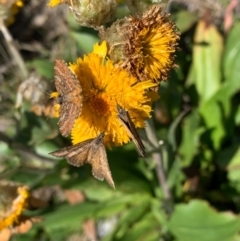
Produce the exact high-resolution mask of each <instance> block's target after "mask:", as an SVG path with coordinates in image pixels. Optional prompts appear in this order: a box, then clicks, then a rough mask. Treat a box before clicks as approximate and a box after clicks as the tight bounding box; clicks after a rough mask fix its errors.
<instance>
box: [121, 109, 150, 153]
mask: <svg viewBox="0 0 240 241" xmlns="http://www.w3.org/2000/svg"><path fill="white" fill-rule="evenodd" d="M117 111H118V118H119V120H120V122H121V123H122V125H123V126H124V127H125V129H126V131H127V132H128V135H129V136H130V137H131V138H132V140H133V142H134V144H135V145H136V147H137V149H138V151H139V153H140V155H141V156H142V157H145V156H146V152H145V147H144V145H143V143H142V140H141V138H140V136H139V134H138V132H137V130H136V128H135V126H134V124H133V122H132V120H131V117H130V116H129V114H128V111H126V110H124V109H123V108H122V107H121V106H120V105H117Z"/></svg>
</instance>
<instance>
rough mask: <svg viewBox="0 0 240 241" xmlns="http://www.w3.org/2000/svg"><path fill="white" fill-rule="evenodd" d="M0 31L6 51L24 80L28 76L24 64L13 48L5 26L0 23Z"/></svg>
mask: <svg viewBox="0 0 240 241" xmlns="http://www.w3.org/2000/svg"><path fill="white" fill-rule="evenodd" d="M0 30H1V32H2V34H3V37H4V39H5V41H6V45H7V47H8V50H9V52H10V54H11V56H12V59H13V61H14V63H16V64H17V66H18V67H19V70H20V76H21V78H22V79H26V78H27V76H28V71H27V69H26V66H25V64H24V61H23V59H22V56H21V55H20V53H19V51H18V50H17V49H16V47H15V46H14V43H13V39H12V36H11V34H10V33H9V31H8V29H7V28H6V26H5V24H4V23H3V22H2V21H0Z"/></svg>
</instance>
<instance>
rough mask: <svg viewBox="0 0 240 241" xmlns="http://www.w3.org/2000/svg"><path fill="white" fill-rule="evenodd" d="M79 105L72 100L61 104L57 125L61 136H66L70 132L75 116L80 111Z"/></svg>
mask: <svg viewBox="0 0 240 241" xmlns="http://www.w3.org/2000/svg"><path fill="white" fill-rule="evenodd" d="M80 107H81V106H80ZM80 107H79V106H78V105H76V104H75V103H72V102H65V103H63V104H62V105H61V107H60V113H59V121H58V125H59V130H60V132H61V134H62V136H68V135H69V133H70V132H71V130H72V128H73V125H74V123H75V119H76V116H78V115H79V113H80V111H81V108H80Z"/></svg>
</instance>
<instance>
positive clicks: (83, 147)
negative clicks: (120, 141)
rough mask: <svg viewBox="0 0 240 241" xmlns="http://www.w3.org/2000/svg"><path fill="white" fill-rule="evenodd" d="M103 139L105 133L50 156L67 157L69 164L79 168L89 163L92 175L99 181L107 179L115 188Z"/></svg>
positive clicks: (52, 153)
mask: <svg viewBox="0 0 240 241" xmlns="http://www.w3.org/2000/svg"><path fill="white" fill-rule="evenodd" d="M103 139H104V132H102V133H100V134H99V135H98V136H97V137H96V138H94V139H90V140H86V141H83V142H81V143H78V144H75V145H73V146H69V147H65V148H62V149H60V150H58V151H54V152H51V153H49V154H51V155H53V156H57V157H65V158H66V159H67V160H68V163H69V164H71V165H73V166H77V167H79V166H82V165H83V164H85V163H89V164H90V165H91V166H92V174H93V176H94V177H95V178H97V179H99V180H104V179H106V181H107V182H108V184H109V185H110V186H111V187H113V188H115V186H114V182H113V179H112V175H111V171H110V169H109V165H108V159H107V154H106V149H105V146H104V143H103Z"/></svg>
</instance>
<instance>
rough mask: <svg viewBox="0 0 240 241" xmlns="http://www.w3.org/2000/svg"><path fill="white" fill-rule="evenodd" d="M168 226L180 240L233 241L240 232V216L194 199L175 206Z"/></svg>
mask: <svg viewBox="0 0 240 241" xmlns="http://www.w3.org/2000/svg"><path fill="white" fill-rule="evenodd" d="M168 226H169V229H170V231H171V232H172V233H173V234H174V235H175V236H176V238H177V240H178V241H193V240H194V241H232V240H233V237H234V236H235V235H237V233H238V232H239V229H240V218H239V217H238V216H235V215H233V214H231V213H220V212H217V211H216V210H214V209H213V208H212V207H210V206H209V204H208V203H207V202H204V201H200V200H193V201H191V202H190V203H188V204H179V205H176V206H175V210H174V212H173V214H172V217H171V219H170V221H169V224H168Z"/></svg>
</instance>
